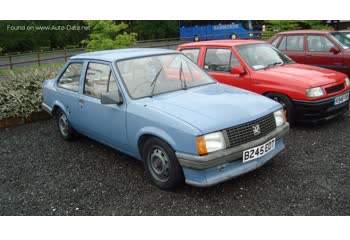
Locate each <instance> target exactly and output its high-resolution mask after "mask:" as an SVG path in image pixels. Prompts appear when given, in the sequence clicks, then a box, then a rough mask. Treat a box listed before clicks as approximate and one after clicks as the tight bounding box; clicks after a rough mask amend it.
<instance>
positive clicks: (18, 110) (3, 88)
mask: <svg viewBox="0 0 350 240" xmlns="http://www.w3.org/2000/svg"><path fill="white" fill-rule="evenodd" d="M60 69H61V67H53V68H48V69H35V70H30V71H25V72H19V73H15V72H10V73H8V74H6V75H2V76H1V75H0V120H3V119H7V118H15V117H18V118H22V119H26V118H28V117H29V116H30V115H31V114H32V113H34V112H40V111H41V103H42V82H43V81H44V80H46V79H52V78H54V77H55V76H56V75H57V73H58V71H59V70H60Z"/></svg>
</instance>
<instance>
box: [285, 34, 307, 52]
mask: <svg viewBox="0 0 350 240" xmlns="http://www.w3.org/2000/svg"><path fill="white" fill-rule="evenodd" d="M286 50H287V51H303V50H304V36H287V44H286Z"/></svg>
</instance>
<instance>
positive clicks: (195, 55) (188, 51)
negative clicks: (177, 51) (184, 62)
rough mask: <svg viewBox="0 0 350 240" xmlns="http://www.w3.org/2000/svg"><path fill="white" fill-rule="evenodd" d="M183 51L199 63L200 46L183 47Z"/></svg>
mask: <svg viewBox="0 0 350 240" xmlns="http://www.w3.org/2000/svg"><path fill="white" fill-rule="evenodd" d="M181 52H182V53H183V54H185V55H186V57H188V58H189V59H191V60H192V61H193V62H195V63H197V61H198V56H199V48H192V49H183V50H181Z"/></svg>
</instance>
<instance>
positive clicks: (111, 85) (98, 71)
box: [84, 63, 118, 98]
mask: <svg viewBox="0 0 350 240" xmlns="http://www.w3.org/2000/svg"><path fill="white" fill-rule="evenodd" d="M117 89H118V88H117V84H116V81H115V79H114V77H113V74H112V70H111V68H110V66H109V65H107V64H101V63H89V66H88V69H87V71H86V77H85V83H84V94H85V95H88V96H91V97H95V98H101V94H102V93H106V92H112V91H117Z"/></svg>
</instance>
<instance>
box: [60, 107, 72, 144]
mask: <svg viewBox="0 0 350 240" xmlns="http://www.w3.org/2000/svg"><path fill="white" fill-rule="evenodd" d="M56 117H57V126H58V131H59V132H60V135H61V136H62V137H63V139H64V140H68V141H70V140H73V139H74V138H75V136H76V133H75V130H74V129H73V127H72V125H71V124H70V123H69V120H68V118H67V116H66V114H65V113H64V112H63V111H62V110H61V109H60V108H58V109H57V111H56Z"/></svg>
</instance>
